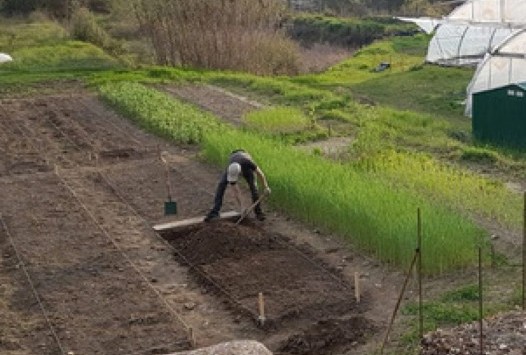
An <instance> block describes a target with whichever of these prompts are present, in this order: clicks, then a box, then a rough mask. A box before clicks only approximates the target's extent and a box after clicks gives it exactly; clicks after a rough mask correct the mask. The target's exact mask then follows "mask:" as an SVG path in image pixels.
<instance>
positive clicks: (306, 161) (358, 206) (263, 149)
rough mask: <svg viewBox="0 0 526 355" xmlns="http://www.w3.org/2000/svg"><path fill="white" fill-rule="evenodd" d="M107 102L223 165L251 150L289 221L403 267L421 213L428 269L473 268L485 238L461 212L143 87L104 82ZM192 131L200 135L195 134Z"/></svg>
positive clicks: (412, 247) (435, 271) (144, 125)
mask: <svg viewBox="0 0 526 355" xmlns="http://www.w3.org/2000/svg"><path fill="white" fill-rule="evenodd" d="M100 92H101V94H102V96H103V97H104V98H105V99H106V100H107V101H108V102H109V103H110V104H112V105H114V106H115V107H117V108H118V109H119V110H120V111H121V112H123V113H125V114H126V115H127V116H128V117H130V118H132V119H134V120H136V121H137V122H139V123H140V124H141V125H142V126H143V127H145V128H147V129H150V130H153V131H154V132H157V133H161V134H162V135H163V136H166V137H171V138H174V139H176V140H178V141H183V142H186V143H188V142H202V147H203V155H204V156H205V157H206V158H207V159H208V160H209V161H211V162H213V163H215V164H223V163H224V161H225V159H226V157H227V156H228V153H229V152H230V151H231V150H233V149H235V148H239V147H244V148H246V149H248V150H249V151H250V152H251V153H252V154H253V156H254V157H255V158H256V159H257V161H258V162H259V164H260V165H261V167H262V169H264V171H265V173H266V175H267V177H268V180H269V182H270V184H271V186H272V189H273V191H274V193H273V195H272V197H271V201H272V203H273V204H274V205H275V206H276V207H278V208H279V209H282V210H284V211H286V212H287V213H288V214H290V215H292V216H296V217H297V218H299V219H301V220H303V221H305V222H307V223H310V224H313V225H316V226H318V227H319V228H323V229H325V230H327V231H333V232H336V233H339V234H341V235H343V236H345V237H346V238H348V239H349V240H350V241H352V243H353V245H355V246H357V247H359V248H361V249H363V250H366V251H368V252H369V253H371V254H373V255H375V256H376V257H378V258H379V259H381V260H383V261H385V262H388V263H392V264H393V265H398V266H405V265H406V264H407V263H408V262H409V260H410V258H411V255H412V253H413V252H414V248H415V240H416V211H417V208H421V209H422V211H423V216H424V246H423V250H424V260H425V261H424V270H425V271H426V272H428V273H439V272H443V271H446V270H448V269H450V268H456V267H462V266H466V265H469V264H470V263H472V262H473V261H474V259H475V246H476V244H477V243H479V242H482V237H483V235H484V233H483V232H482V231H481V230H480V229H478V228H477V227H476V226H475V225H473V223H471V222H470V221H468V220H467V219H464V218H463V217H461V216H459V215H458V214H456V213H452V212H450V211H448V210H447V209H445V208H443V207H440V206H438V205H435V204H433V203H432V202H430V201H426V200H424V199H422V198H421V197H419V196H418V195H416V194H414V193H412V192H411V191H410V190H406V189H403V188H401V189H399V190H398V191H397V190H396V189H394V186H392V185H390V184H389V183H386V182H385V181H383V180H381V179H378V178H376V177H375V176H374V175H373V174H369V173H367V172H362V171H359V170H357V169H354V168H353V167H352V166H350V165H348V164H339V163H334V162H329V161H326V160H324V159H323V158H320V157H317V156H311V155H308V154H306V153H303V152H300V151H297V150H295V149H294V148H292V147H290V146H287V145H285V144H280V143H278V142H276V141H275V140H270V139H267V138H264V137H262V136H260V135H258V134H254V133H250V132H242V131H237V130H234V129H231V128H227V127H224V126H221V127H218V126H216V125H217V123H214V121H215V120H214V118H213V117H211V116H209V115H206V114H203V113H201V112H200V111H198V110H196V109H195V108H194V107H193V106H190V105H187V104H183V103H181V102H179V101H177V100H173V99H172V98H170V97H169V96H167V95H165V94H162V93H159V92H157V91H156V90H154V89H149V88H146V87H144V86H142V85H139V84H126V83H121V84H113V85H111V84H107V85H105V86H103V87H101V88H100ZM193 132H198V134H194V133H193Z"/></svg>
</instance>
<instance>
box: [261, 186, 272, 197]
mask: <svg viewBox="0 0 526 355" xmlns="http://www.w3.org/2000/svg"><path fill="white" fill-rule="evenodd" d="M263 191H264V193H265V195H267V196H268V195H270V193H271V191H270V187H268V186H265V190H263Z"/></svg>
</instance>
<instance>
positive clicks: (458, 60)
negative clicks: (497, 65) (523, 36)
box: [398, 0, 526, 66]
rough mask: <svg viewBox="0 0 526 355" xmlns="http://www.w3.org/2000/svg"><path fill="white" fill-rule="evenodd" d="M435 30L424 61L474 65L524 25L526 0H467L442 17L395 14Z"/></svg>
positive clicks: (424, 28)
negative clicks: (412, 16) (414, 16)
mask: <svg viewBox="0 0 526 355" xmlns="http://www.w3.org/2000/svg"><path fill="white" fill-rule="evenodd" d="M398 19H400V20H402V21H410V22H414V23H415V24H417V25H418V26H419V27H420V28H422V29H423V30H424V31H426V32H427V33H431V32H433V30H435V35H434V36H433V38H432V40H431V42H430V43H429V47H428V50H427V56H426V61H427V62H429V63H436V64H441V65H454V66H457V65H476V64H478V63H480V62H481V61H482V59H483V58H484V55H485V54H486V53H489V52H491V51H492V50H493V48H495V47H496V46H497V45H498V44H499V43H500V42H502V41H503V40H504V39H505V38H507V37H508V36H510V35H512V34H513V33H515V32H517V31H518V30H520V29H524V28H526V0H468V1H466V2H465V3H463V4H462V5H460V6H458V7H457V8H456V9H455V10H453V11H452V12H451V13H450V14H449V15H448V16H446V17H445V18H443V19H433V18H429V17H422V18H408V17H398Z"/></svg>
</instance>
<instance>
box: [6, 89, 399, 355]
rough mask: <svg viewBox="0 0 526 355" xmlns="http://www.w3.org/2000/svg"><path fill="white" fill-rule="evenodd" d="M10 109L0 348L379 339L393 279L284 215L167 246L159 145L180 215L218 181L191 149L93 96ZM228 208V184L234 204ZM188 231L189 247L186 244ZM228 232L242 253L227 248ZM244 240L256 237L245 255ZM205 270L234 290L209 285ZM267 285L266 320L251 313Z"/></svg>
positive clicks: (195, 211) (125, 350)
mask: <svg viewBox="0 0 526 355" xmlns="http://www.w3.org/2000/svg"><path fill="white" fill-rule="evenodd" d="M76 92H77V93H78V92H79V90H77V91H76ZM0 103H1V106H0V107H1V108H0V125H1V126H0V153H1V157H2V158H1V160H0V193H1V194H2V196H3V198H2V200H1V201H0V214H1V222H2V224H1V228H0V263H1V265H2V268H1V269H0V281H1V286H0V312H1V313H2V315H3V317H2V319H1V320H0V329H1V331H0V353H2V354H35V353H39V354H62V353H67V352H69V351H72V352H74V353H75V354H103V353H112V354H158V353H168V352H173V351H177V350H182V349H188V348H190V347H191V344H190V343H191V341H192V340H193V339H195V340H196V341H197V346H206V345H211V344H215V343H218V342H221V341H227V340H232V339H256V340H259V341H262V342H263V343H265V344H266V345H267V346H268V347H269V348H271V349H272V350H273V351H276V352H277V353H282V354H289V353H299V354H312V353H317V354H323V353H331V352H333V351H336V350H338V351H339V352H341V353H344V352H346V351H348V352H350V353H353V354H359V353H362V352H363V353H367V351H369V350H370V349H372V348H374V347H375V346H376V342H377V340H378V339H379V338H380V337H381V334H382V329H383V326H384V325H385V321H386V319H387V317H388V314H389V313H390V311H391V309H392V307H391V306H392V305H393V304H394V302H395V297H396V292H394V291H395V290H396V289H397V285H398V282H399V280H400V278H401V277H400V275H399V274H396V273H388V272H387V273H386V270H384V269H382V268H381V267H380V266H379V265H378V264H377V263H375V262H373V261H370V260H368V259H366V258H364V257H362V256H360V254H359V253H353V252H349V251H348V249H347V248H346V247H345V245H344V244H343V243H342V242H341V241H339V240H338V239H337V238H334V237H332V236H328V235H321V234H319V233H317V232H316V231H312V230H310V229H309V228H306V227H304V226H301V225H298V224H296V223H294V222H293V221H289V220H287V219H286V218H285V217H283V216H281V215H279V214H277V213H270V214H269V217H270V218H269V220H268V221H267V222H265V223H264V224H255V225H251V224H250V223H249V225H246V226H244V227H243V228H244V229H243V231H244V232H243V233H242V236H241V238H235V229H234V230H232V228H231V226H227V227H226V229H219V230H206V229H203V230H200V231H194V234H192V235H190V234H188V235H186V236H184V237H183V239H178V241H177V238H175V239H174V238H167V239H169V240H170V242H171V244H170V243H168V242H167V241H166V240H165V239H163V238H161V236H160V235H158V234H157V233H155V232H154V231H153V229H152V228H151V226H152V225H154V224H156V223H159V222H163V221H166V220H168V218H167V217H165V216H163V202H164V201H165V196H166V191H165V183H164V181H163V166H162V165H161V164H160V162H159V159H158V156H157V155H158V147H160V149H161V150H163V151H165V152H166V153H165V154H166V156H167V157H168V161H169V166H170V176H171V179H172V183H173V186H174V190H175V192H174V196H175V197H176V199H177V201H178V205H179V215H178V216H177V218H185V217H195V216H199V215H203V214H204V213H205V212H206V211H207V210H208V208H209V207H210V204H211V202H212V194H213V191H214V189H215V184H216V181H217V178H218V171H217V170H216V169H211V168H209V167H206V166H205V165H202V164H200V163H199V161H198V160H197V159H196V152H195V151H194V150H193V148H188V147H176V146H172V145H169V144H167V143H166V142H164V141H162V140H160V139H158V138H156V137H153V136H151V135H148V134H145V133H144V132H142V131H141V130H139V129H137V128H136V127H134V126H133V125H131V124H130V123H129V122H128V121H126V120H124V119H122V118H120V117H119V116H117V115H115V114H114V113H112V112H111V111H109V110H108V109H107V108H105V107H104V106H103V105H102V104H101V103H100V102H99V101H97V100H96V98H94V97H93V96H91V95H89V94H87V93H84V94H83V93H81V94H79V95H64V94H61V95H58V96H45V97H37V98H31V99H29V98H28V99H9V100H2V101H1V102H0ZM233 207H234V204H233V198H232V196H230V195H228V194H227V196H226V199H225V209H228V208H233ZM172 219H173V217H172ZM197 232H199V233H200V234H199V233H198V234H195V233H197ZM190 236H193V238H196V239H195V240H194V239H187V238H190ZM206 236H209V237H210V238H215V239H208V238H207V237H206ZM269 238H279V241H280V243H278V244H276V243H274V244H272V243H271V244H269V242H268V241H269V240H271V239H269ZM190 241H193V242H194V243H197V244H193V247H192V248H193V249H188V248H185V247H184V245H185V244H181V243H182V242H184V243H189V242H190ZM229 241H230V244H229ZM218 242H219V243H220V244H219V246H221V245H222V246H227V247H230V248H231V249H228V248H227V249H226V250H227V251H228V250H236V253H235V254H236V255H235V257H233V256H232V255H231V254H228V253H227V254H223V255H220V256H218V255H217V250H218V248H219V246H218V245H217V244H214V243H218ZM239 242H242V243H248V244H242V246H243V245H244V247H242V248H241V249H239V248H238V249H236V248H237V247H236V246H237V245H238V244H237V243H239ZM221 243H223V244H221ZM225 243H226V244H225ZM271 245H274V246H273V247H271ZM278 246H279V247H278ZM198 247H200V248H203V249H202V250H204V251H207V250H208V251H214V252H213V253H208V254H207V253H205V252H202V253H200V254H199V255H198V256H199V257H201V258H204V259H203V260H201V262H200V263H197V262H195V261H194V263H192V264H191V265H188V264H186V263H182V262H181V260H180V259H179V258H176V257H174V253H177V252H179V253H182V255H186V256H188V252H187V251H188V250H194V249H196V248H198ZM232 248H233V249H232ZM296 249H299V250H300V251H301V253H298V252H297V251H296ZM185 250H186V252H185ZM265 263H266V264H265ZM196 264H199V265H200V266H199V269H200V270H201V271H202V272H204V274H205V276H206V277H208V278H210V279H212V280H215V282H216V283H217V284H218V285H219V286H221V288H224V289H226V290H227V291H228V294H230V295H233V296H234V297H229V296H228V295H227V294H225V293H224V292H222V291H221V289H219V288H217V287H215V286H214V285H212V286H211V285H210V284H209V283H207V282H203V278H202V277H199V275H197V274H196V272H195V269H196V268H195V265H196ZM249 265H259V266H258V267H257V268H250V267H248V268H247V266H249ZM265 265H267V266H265ZM268 265H272V266H273V267H272V268H269V267H268ZM356 271H359V272H360V273H361V274H362V278H361V281H362V287H363V293H362V301H361V303H360V304H356V302H355V300H354V298H353V287H354V286H353V284H354V283H353V277H354V272H356ZM258 290H259V291H258ZM258 292H264V293H265V294H266V295H267V298H268V302H269V303H268V317H269V322H268V323H267V324H270V325H272V326H271V327H267V328H261V327H258V325H257V323H256V322H255V321H254V319H253V318H254V316H255V315H257V304H256V299H255V294H257V293H258ZM232 301H233V302H232ZM241 306H242V307H241ZM243 308H246V309H248V310H250V312H251V313H250V312H249V314H246V313H243V312H242V311H241V310H242V309H243ZM319 322H322V323H320V324H318V323H319ZM357 328H358V329H360V330H361V331H360V332H356V329H357ZM190 329H191V331H190ZM190 334H193V339H192V337H191V336H190ZM334 334H340V335H339V336H337V337H336V338H337V339H336V338H335V335H334ZM313 344H318V345H317V346H318V348H316V347H315V345H313ZM319 344H325V345H322V346H321V347H320V345H319Z"/></svg>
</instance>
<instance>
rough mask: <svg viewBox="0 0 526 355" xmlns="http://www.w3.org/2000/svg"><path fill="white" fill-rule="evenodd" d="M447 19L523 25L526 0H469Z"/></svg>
mask: <svg viewBox="0 0 526 355" xmlns="http://www.w3.org/2000/svg"><path fill="white" fill-rule="evenodd" d="M447 19H448V20H449V21H456V22H458V21H462V22H467V23H472V24H476V23H482V24H496V25H505V26H509V27H516V26H521V25H523V24H524V23H525V22H526V21H525V20H526V1H524V0H468V1H466V2H465V3H464V4H462V5H460V6H459V7H457V8H456V9H454V10H453V11H452V12H451V14H449V16H448V17H447Z"/></svg>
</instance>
